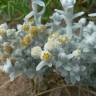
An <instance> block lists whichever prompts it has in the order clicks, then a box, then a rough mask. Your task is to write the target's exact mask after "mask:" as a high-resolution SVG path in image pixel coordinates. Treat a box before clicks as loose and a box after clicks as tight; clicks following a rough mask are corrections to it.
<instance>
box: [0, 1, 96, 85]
mask: <svg viewBox="0 0 96 96" xmlns="http://www.w3.org/2000/svg"><path fill="white" fill-rule="evenodd" d="M32 1H33V2H32V9H33V10H32V11H31V12H30V13H29V14H28V15H27V16H25V18H24V23H23V24H18V25H17V29H8V26H7V24H6V23H4V24H1V25H0V64H1V66H0V69H1V70H2V71H4V72H5V73H7V74H9V77H10V79H11V80H14V79H15V78H16V76H17V75H18V74H21V73H22V74H25V75H26V76H28V77H30V78H34V76H38V75H39V76H42V77H43V74H46V75H47V73H48V72H46V71H47V70H46V69H52V70H53V71H54V72H56V73H59V74H60V75H61V76H62V77H64V79H65V80H66V82H67V83H72V84H75V83H78V82H85V83H90V84H92V83H93V82H94V84H96V82H95V81H96V78H95V77H96V71H95V70H96V65H95V64H96V42H95V41H96V25H95V23H94V22H93V21H89V22H88V23H87V20H86V18H81V19H80V20H79V21H78V22H74V21H73V20H74V19H75V18H77V17H79V16H82V15H83V14H84V12H79V13H76V14H74V12H73V10H74V4H75V3H76V0H60V2H61V4H62V7H63V10H58V9H55V12H54V13H53V15H52V16H50V19H51V21H50V22H48V23H46V24H45V25H44V24H42V23H41V17H42V16H43V13H44V12H45V4H44V2H43V1H42V0H32ZM38 6H39V7H42V10H41V11H40V12H38V10H37V9H38ZM88 16H91V17H93V16H96V14H95V13H92V14H89V15H88ZM30 18H33V21H31V19H30ZM62 21H64V22H65V23H64V22H63V23H62ZM91 78H92V80H91Z"/></svg>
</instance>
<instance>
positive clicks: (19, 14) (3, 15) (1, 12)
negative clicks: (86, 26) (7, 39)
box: [0, 0, 96, 23]
mask: <svg viewBox="0 0 96 96" xmlns="http://www.w3.org/2000/svg"><path fill="white" fill-rule="evenodd" d="M30 2H31V0H0V23H2V22H4V21H8V22H11V23H12V22H15V23H16V22H20V21H21V20H22V19H23V17H24V16H25V15H26V14H28V13H29V12H30V11H31V3H30ZM44 2H45V4H46V12H45V14H44V16H43V22H46V21H48V20H49V16H50V15H51V14H52V13H53V12H54V9H55V8H57V9H61V8H62V7H61V4H60V0H44ZM93 6H96V0H77V3H76V6H75V12H78V11H81V10H83V11H85V12H87V13H88V12H89V13H90V10H92V8H93ZM93 9H94V10H95V9H96V8H93Z"/></svg>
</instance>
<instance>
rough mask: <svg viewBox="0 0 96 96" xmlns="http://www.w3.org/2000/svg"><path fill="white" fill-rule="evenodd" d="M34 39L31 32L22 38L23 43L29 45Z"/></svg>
mask: <svg viewBox="0 0 96 96" xmlns="http://www.w3.org/2000/svg"><path fill="white" fill-rule="evenodd" d="M31 41H32V37H31V35H30V34H27V35H25V36H24V37H23V38H21V41H20V42H21V44H22V45H24V46H28V45H29V44H30V43H31Z"/></svg>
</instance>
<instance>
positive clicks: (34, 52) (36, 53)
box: [31, 46, 42, 58]
mask: <svg viewBox="0 0 96 96" xmlns="http://www.w3.org/2000/svg"><path fill="white" fill-rule="evenodd" d="M41 52H42V49H41V47H39V46H36V47H33V48H32V49H31V56H32V57H34V58H40V55H41Z"/></svg>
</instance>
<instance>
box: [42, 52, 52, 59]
mask: <svg viewBox="0 0 96 96" xmlns="http://www.w3.org/2000/svg"><path fill="white" fill-rule="evenodd" d="M51 57H52V54H51V53H50V52H49V51H42V53H41V60H44V61H49V60H50V59H51Z"/></svg>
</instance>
